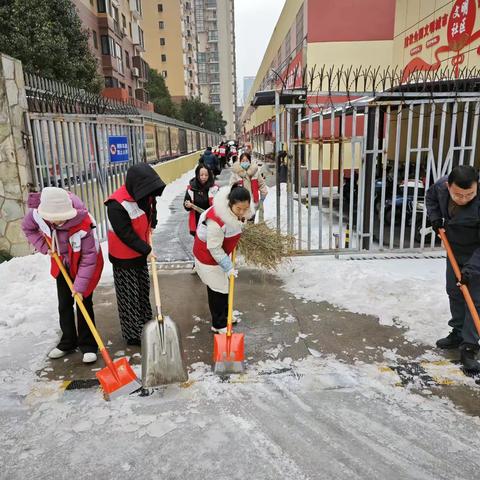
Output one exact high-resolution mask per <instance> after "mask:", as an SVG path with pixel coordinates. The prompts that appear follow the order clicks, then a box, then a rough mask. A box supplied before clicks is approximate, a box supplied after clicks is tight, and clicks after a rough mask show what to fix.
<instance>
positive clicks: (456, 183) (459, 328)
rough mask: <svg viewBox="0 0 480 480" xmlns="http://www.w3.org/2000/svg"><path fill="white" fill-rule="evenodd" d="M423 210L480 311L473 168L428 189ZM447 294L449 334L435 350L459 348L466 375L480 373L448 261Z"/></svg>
mask: <svg viewBox="0 0 480 480" xmlns="http://www.w3.org/2000/svg"><path fill="white" fill-rule="evenodd" d="M426 206H427V212H428V216H429V218H430V222H431V224H432V228H433V229H434V230H435V232H437V233H438V230H439V229H440V228H444V229H445V232H446V235H447V238H448V240H449V242H450V244H451V247H452V250H453V253H454V255H455V258H456V260H457V262H458V264H459V267H460V269H461V271H462V279H461V282H460V283H461V284H463V285H468V289H469V291H470V294H471V295H472V298H473V301H474V303H475V306H476V307H477V310H478V309H479V308H480V195H479V190H478V173H477V172H476V170H475V169H474V168H473V167H470V166H466V165H462V166H458V167H455V168H454V169H453V170H452V172H451V173H450V175H449V176H448V177H443V178H441V179H440V180H438V181H437V182H436V183H435V184H434V185H433V186H432V187H431V188H429V190H428V192H427V196H426ZM446 277H447V294H448V298H449V301H450V313H451V315H452V318H451V320H450V321H449V322H448V324H449V325H450V326H451V327H452V331H451V332H450V333H449V335H448V336H447V337H445V338H441V339H440V340H438V341H437V347H439V348H443V349H454V348H458V347H460V361H461V362H462V364H463V366H464V368H465V369H466V370H468V371H471V372H475V373H478V372H480V363H479V362H478V361H477V360H476V359H475V356H476V354H477V352H478V350H479V345H478V340H479V334H478V332H477V329H476V328H475V324H474V322H473V319H472V316H471V315H470V311H469V309H468V307H467V305H466V303H465V300H464V298H463V294H462V292H461V291H460V289H459V287H458V281H457V279H456V277H455V273H454V272H453V268H452V266H451V264H450V262H449V261H448V259H447V275H446Z"/></svg>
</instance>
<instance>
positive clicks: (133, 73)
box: [132, 67, 140, 78]
mask: <svg viewBox="0 0 480 480" xmlns="http://www.w3.org/2000/svg"><path fill="white" fill-rule="evenodd" d="M132 76H134V77H137V78H138V77H139V76H140V70H139V69H138V67H133V68H132Z"/></svg>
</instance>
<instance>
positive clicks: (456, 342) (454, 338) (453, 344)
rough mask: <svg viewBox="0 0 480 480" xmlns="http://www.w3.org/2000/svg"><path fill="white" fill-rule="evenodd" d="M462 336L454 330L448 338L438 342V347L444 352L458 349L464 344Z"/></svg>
mask: <svg viewBox="0 0 480 480" xmlns="http://www.w3.org/2000/svg"><path fill="white" fill-rule="evenodd" d="M462 341H463V339H462V335H461V334H460V333H458V332H457V331H456V330H452V331H451V332H450V333H449V334H448V335H447V336H446V337H444V338H440V339H439V340H437V343H436V345H437V347H438V348H442V349H444V350H451V349H454V348H458V347H459V346H460V345H461V343H462Z"/></svg>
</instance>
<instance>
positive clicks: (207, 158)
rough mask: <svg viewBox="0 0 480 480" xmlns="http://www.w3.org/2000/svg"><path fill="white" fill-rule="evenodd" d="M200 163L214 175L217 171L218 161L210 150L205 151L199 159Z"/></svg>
mask: <svg viewBox="0 0 480 480" xmlns="http://www.w3.org/2000/svg"><path fill="white" fill-rule="evenodd" d="M200 162H201V163H203V164H204V165H205V166H206V167H207V168H209V169H210V170H211V171H212V172H214V173H215V172H217V171H218V170H219V164H218V159H217V157H216V156H215V155H214V154H213V153H212V151H211V150H205V152H204V153H203V155H202V156H201V157H200Z"/></svg>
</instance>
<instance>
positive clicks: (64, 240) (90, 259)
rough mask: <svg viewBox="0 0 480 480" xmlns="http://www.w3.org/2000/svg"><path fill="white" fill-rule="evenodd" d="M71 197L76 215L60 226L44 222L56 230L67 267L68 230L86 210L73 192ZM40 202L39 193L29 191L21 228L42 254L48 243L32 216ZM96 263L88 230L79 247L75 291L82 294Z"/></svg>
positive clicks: (94, 249) (58, 246)
mask: <svg viewBox="0 0 480 480" xmlns="http://www.w3.org/2000/svg"><path fill="white" fill-rule="evenodd" d="M70 197H71V199H72V204H73V208H75V209H76V210H77V215H76V216H75V217H74V218H72V219H71V220H68V221H66V222H65V223H64V224H63V225H61V226H54V225H52V224H51V223H50V222H46V223H47V225H48V226H49V227H50V229H51V230H54V229H55V230H56V232H57V239H58V245H57V250H58V251H59V252H58V253H60V255H62V258H63V263H64V264H65V266H66V267H67V268H68V267H69V265H68V231H69V229H70V228H72V227H74V226H75V225H78V224H79V223H80V222H81V221H82V220H83V219H84V218H85V216H86V215H88V211H87V209H86V208H85V205H84V204H83V202H82V201H81V200H80V199H79V198H78V197H77V196H76V195H74V194H73V193H70ZM39 204H40V193H30V194H29V196H28V206H29V207H30V209H31V210H30V211H29V212H28V213H27V214H26V215H25V218H24V219H23V222H22V230H23V233H24V234H25V236H26V237H27V240H28V242H29V243H30V244H32V245H33V247H34V248H35V250H37V252H40V253H43V254H44V255H46V254H47V252H48V245H47V242H46V241H45V238H44V236H43V234H42V232H41V230H40V229H39V227H38V224H37V222H36V221H35V220H34V218H33V209H34V208H37V207H38V205H39ZM96 263H97V249H96V245H95V237H94V235H93V231H90V232H89V233H88V234H87V235H86V236H85V237H84V238H83V239H82V247H81V259H80V264H79V268H78V273H77V276H76V277H75V281H74V282H73V286H74V288H75V291H76V292H78V293H81V294H83V293H84V292H85V290H86V289H87V287H88V284H89V282H90V279H91V278H92V276H93V274H94V272H95V266H96Z"/></svg>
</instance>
